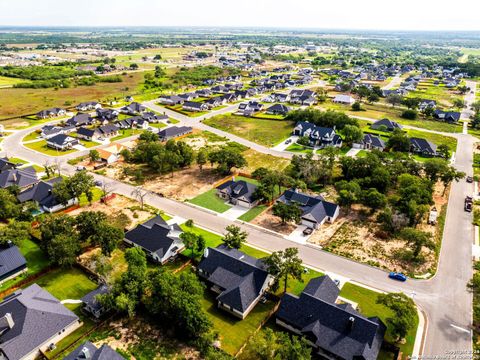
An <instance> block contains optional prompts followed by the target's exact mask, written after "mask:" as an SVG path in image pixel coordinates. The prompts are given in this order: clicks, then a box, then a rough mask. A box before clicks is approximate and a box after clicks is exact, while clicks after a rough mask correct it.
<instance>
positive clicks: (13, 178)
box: [12, 172, 17, 182]
mask: <svg viewBox="0 0 480 360" xmlns="http://www.w3.org/2000/svg"><path fill="white" fill-rule="evenodd" d="M12 180H13V182H17V173H16V172H12Z"/></svg>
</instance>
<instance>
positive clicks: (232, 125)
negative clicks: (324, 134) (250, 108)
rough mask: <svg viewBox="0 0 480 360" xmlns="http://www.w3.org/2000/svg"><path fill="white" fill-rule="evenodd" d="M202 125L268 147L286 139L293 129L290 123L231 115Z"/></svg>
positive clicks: (221, 116)
mask: <svg viewBox="0 0 480 360" xmlns="http://www.w3.org/2000/svg"><path fill="white" fill-rule="evenodd" d="M203 123H204V124H206V125H209V126H212V127H214V128H217V129H220V130H223V131H226V132H229V133H232V134H234V135H237V136H240V137H243V138H245V139H247V140H250V141H253V142H255V143H258V144H261V145H265V146H268V147H272V146H275V145H276V144H278V143H280V142H281V141H283V140H285V139H286V138H288V137H289V136H290V134H291V133H292V130H293V127H294V124H293V122H291V121H284V120H267V119H255V118H249V117H244V116H238V115H233V114H227V115H219V116H214V117H212V118H210V119H206V120H204V121H203Z"/></svg>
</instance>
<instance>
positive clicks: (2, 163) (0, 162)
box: [0, 157, 17, 172]
mask: <svg viewBox="0 0 480 360" xmlns="http://www.w3.org/2000/svg"><path fill="white" fill-rule="evenodd" d="M16 167H17V166H16V164H14V163H13V162H11V161H9V160H8V158H6V157H5V158H0V172H2V171H5V170H11V169H15V168H16Z"/></svg>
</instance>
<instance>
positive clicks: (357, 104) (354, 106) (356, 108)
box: [352, 101, 362, 111]
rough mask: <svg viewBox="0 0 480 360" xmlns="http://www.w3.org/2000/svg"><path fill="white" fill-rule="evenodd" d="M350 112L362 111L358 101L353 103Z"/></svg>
mask: <svg viewBox="0 0 480 360" xmlns="http://www.w3.org/2000/svg"><path fill="white" fill-rule="evenodd" d="M352 110H353V111H360V110H362V104H360V103H359V102H358V101H356V102H354V103H353V104H352Z"/></svg>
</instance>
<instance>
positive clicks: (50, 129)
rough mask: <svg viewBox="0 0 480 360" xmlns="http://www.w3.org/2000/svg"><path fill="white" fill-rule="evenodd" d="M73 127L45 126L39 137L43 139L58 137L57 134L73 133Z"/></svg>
mask: <svg viewBox="0 0 480 360" xmlns="http://www.w3.org/2000/svg"><path fill="white" fill-rule="evenodd" d="M75 129H76V128H75V126H73V125H71V126H56V125H45V126H44V127H42V130H41V133H40V136H41V137H42V138H43V139H48V138H51V137H52V136H55V135H59V134H70V133H71V132H73V131H75Z"/></svg>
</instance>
